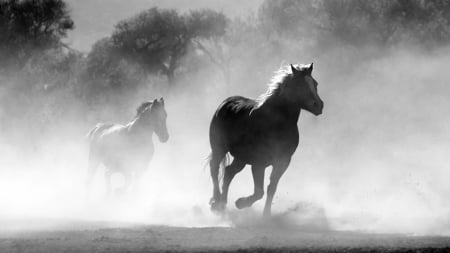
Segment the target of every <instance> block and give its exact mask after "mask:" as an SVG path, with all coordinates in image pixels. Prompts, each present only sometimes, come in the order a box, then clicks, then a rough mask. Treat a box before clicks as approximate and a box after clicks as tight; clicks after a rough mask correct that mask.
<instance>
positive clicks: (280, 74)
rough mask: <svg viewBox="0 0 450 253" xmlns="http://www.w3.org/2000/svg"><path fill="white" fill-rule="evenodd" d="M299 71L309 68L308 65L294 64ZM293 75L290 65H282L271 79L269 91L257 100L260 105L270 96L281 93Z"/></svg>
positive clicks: (268, 86)
mask: <svg viewBox="0 0 450 253" xmlns="http://www.w3.org/2000/svg"><path fill="white" fill-rule="evenodd" d="M292 65H293V66H294V67H295V68H296V69H298V70H299V71H301V70H304V69H305V68H308V67H309V66H308V65H299V64H292ZM291 76H292V70H291V66H290V65H284V66H281V67H280V69H278V70H277V71H275V73H274V75H273V76H272V78H271V79H270V82H269V84H267V91H266V92H265V93H263V94H261V95H260V96H259V97H258V98H257V99H256V101H257V102H258V107H259V106H261V105H263V104H264V102H266V101H267V100H268V99H269V98H270V97H272V96H277V95H279V94H280V93H281V92H282V90H283V86H285V85H286V84H287V82H288V80H289V77H291Z"/></svg>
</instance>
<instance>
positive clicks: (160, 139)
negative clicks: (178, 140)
mask: <svg viewBox="0 0 450 253" xmlns="http://www.w3.org/2000/svg"><path fill="white" fill-rule="evenodd" d="M158 138H159V141H160V142H162V143H165V142H167V141H168V140H169V135H168V134H167V135H163V136H159V135H158Z"/></svg>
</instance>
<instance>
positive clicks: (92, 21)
mask: <svg viewBox="0 0 450 253" xmlns="http://www.w3.org/2000/svg"><path fill="white" fill-rule="evenodd" d="M311 62H314V67H315V68H314V71H313V76H314V78H315V79H316V80H317V81H318V83H319V87H318V89H319V94H320V96H321V98H322V100H323V101H324V103H325V108H324V113H323V115H321V116H320V117H318V118H316V117H314V116H312V115H311V114H308V113H307V112H302V114H301V116H300V120H299V129H300V145H299V148H298V150H297V152H296V153H295V155H294V156H293V161H292V163H291V165H290V167H289V169H288V170H287V172H286V174H285V176H284V177H283V178H282V179H281V182H280V185H279V188H278V191H277V193H276V195H275V199H274V205H273V209H274V213H275V214H277V213H278V214H281V215H288V216H289V219H293V221H294V223H296V224H299V225H305V224H306V225H308V226H317V227H319V228H320V229H337V230H361V231H373V232H395V233H413V234H440V235H445V234H446V235H448V234H450V229H449V227H450V226H449V225H450V204H449V201H448V196H449V195H450V185H449V184H448V179H449V178H450V173H449V172H448V169H447V167H448V166H447V164H448V162H449V160H450V159H449V158H448V155H447V154H448V151H449V148H448V140H449V138H450V129H449V128H448V125H449V123H450V122H449V115H450V101H449V100H448V96H449V95H450V88H449V83H448V81H449V80H450V72H449V71H448V66H450V2H448V1H445V0H429V1H423V0H410V1H404V0H377V1H362V0H341V1H338V0H315V1H294V0H278V1H269V0H265V1H264V0H259V1H256V0H255V1H225V0H217V1H189V2H186V1H179V0H171V1H144V0H132V1H126V2H125V1H119V0H111V1H101V0H95V1H72V0H70V1H62V0H42V1H15V0H4V1H0V222H8V221H11V220H25V221H26V220H27V219H36V218H39V219H83V220H106V221H127V222H139V223H148V224H165V225H182V226H217V225H221V226H230V225H231V226H234V225H239V224H242V222H243V221H242V220H243V219H244V220H245V218H246V217H247V218H248V217H251V216H255V215H259V213H260V211H261V210H262V204H263V201H259V202H257V203H256V204H255V205H254V207H252V209H251V210H244V211H237V210H236V209H235V207H234V201H235V200H236V199H237V198H238V197H241V196H244V195H248V194H249V193H251V191H252V190H253V182H252V179H251V174H250V171H249V170H248V169H245V170H244V171H242V172H241V173H240V174H239V175H238V176H236V177H235V179H234V181H233V183H232V186H231V189H230V194H229V203H228V210H229V214H228V215H227V216H226V217H219V216H216V215H214V214H212V213H211V212H210V211H209V206H208V200H209V198H210V197H211V193H212V186H211V183H210V177H209V168H206V167H205V165H206V157H207V156H208V154H209V152H210V150H209V140H208V128H209V121H210V119H211V117H212V114H213V113H214V111H215V109H216V108H217V106H218V105H219V104H220V102H221V101H222V100H223V99H225V98H226V97H228V96H231V95H243V96H248V97H253V98H255V97H257V96H259V95H260V94H261V93H263V92H264V91H265V90H266V84H267V83H268V82H269V81H270V78H271V76H272V75H273V72H274V71H276V70H277V69H278V68H279V67H280V66H282V65H284V64H289V63H311ZM161 96H164V98H165V100H166V110H167V113H168V129H169V134H170V140H169V142H168V143H166V144H161V143H159V142H158V141H157V139H156V138H155V140H154V142H155V146H156V147H155V155H154V157H153V160H152V162H151V164H150V165H149V168H148V171H147V173H146V174H145V176H144V178H143V180H142V184H141V186H140V189H139V192H137V193H136V194H135V195H133V196H128V197H117V198H113V199H105V198H104V181H103V175H102V172H99V173H98V174H97V175H96V178H95V181H94V185H95V192H94V194H93V196H91V197H90V198H89V199H87V200H86V199H85V189H84V181H85V177H86V170H87V152H88V141H87V139H86V138H85V136H86V134H87V132H88V131H89V130H90V129H91V128H92V127H93V126H94V125H95V124H96V123H98V122H117V123H123V124H125V123H127V122H129V121H130V120H132V118H133V116H134V115H135V110H136V108H137V106H138V105H139V104H140V103H141V102H143V101H146V100H153V99H154V98H159V97H161ZM100 171H101V170H100ZM269 172H270V171H269V169H268V170H267V172H266V182H267V178H268V176H267V175H269V174H270V173H269ZM122 183H123V178H121V176H120V175H114V177H113V185H115V186H116V187H118V186H120V185H121V184H122ZM27 225H29V224H27ZM17 226H19V225H17Z"/></svg>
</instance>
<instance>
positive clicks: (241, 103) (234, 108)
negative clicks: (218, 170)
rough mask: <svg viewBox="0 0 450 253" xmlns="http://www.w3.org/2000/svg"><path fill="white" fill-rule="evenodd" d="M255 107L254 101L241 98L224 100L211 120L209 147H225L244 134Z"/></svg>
mask: <svg viewBox="0 0 450 253" xmlns="http://www.w3.org/2000/svg"><path fill="white" fill-rule="evenodd" d="M256 105H257V102H256V101H255V100H254V99H250V98H246V97H242V96H233V97H229V98H227V99H225V100H224V101H223V102H222V103H221V104H220V105H219V107H218V108H217V110H216V112H215V114H214V116H213V118H212V120H211V125H210V129H209V135H210V142H211V147H212V148H214V146H215V145H227V144H229V143H231V142H233V140H234V139H239V138H240V137H241V135H243V134H245V131H246V126H247V124H248V119H249V116H250V113H251V111H252V110H253V109H254V108H255V107H256Z"/></svg>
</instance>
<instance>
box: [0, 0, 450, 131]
mask: <svg viewBox="0 0 450 253" xmlns="http://www.w3.org/2000/svg"><path fill="white" fill-rule="evenodd" d="M73 29H76V24H74V21H73V20H72V18H71V17H70V12H69V8H68V6H67V4H66V3H65V2H64V1H63V0H1V1H0V91H1V92H0V100H1V102H0V104H1V108H2V110H0V117H1V120H2V122H12V123H11V124H14V121H15V120H5V119H6V118H8V117H9V118H11V115H17V114H19V113H20V114H26V115H28V116H29V118H31V119H33V120H34V121H33V122H42V125H45V124H47V123H49V122H54V121H56V120H58V119H65V120H67V117H68V116H67V115H71V114H70V113H68V112H73V114H77V113H78V114H80V111H81V112H83V113H81V114H82V115H84V116H86V115H87V114H86V113H85V112H86V111H89V112H90V111H96V110H100V109H99V108H102V107H104V106H105V105H108V106H115V107H117V108H122V107H128V106H129V104H128V103H125V102H124V101H128V100H127V99H125V98H128V97H129V96H132V94H134V93H136V92H138V91H141V90H142V89H146V90H147V91H149V90H150V91H154V92H155V93H165V94H167V93H177V94H181V95H182V94H184V92H187V90H196V91H197V92H201V91H205V92H206V91H207V90H208V89H209V87H215V88H217V89H220V88H223V90H222V91H223V92H227V90H228V89H230V87H237V84H239V83H241V82H242V80H243V78H244V76H246V75H247V74H248V73H249V72H253V73H255V75H254V76H255V78H260V79H261V80H259V81H264V80H265V78H266V77H267V76H266V75H264V74H263V75H256V73H267V72H268V71H272V70H273V66H274V65H279V63H280V62H282V61H283V60H302V59H305V58H308V59H309V58H319V57H321V56H323V55H325V54H328V53H329V52H331V51H333V50H336V49H339V50H341V51H342V50H344V51H345V50H347V49H350V50H348V52H354V51H355V48H364V47H376V48H377V50H379V51H383V50H388V49H392V48H396V47H402V46H404V45H410V46H414V47H418V48H422V49H423V50H433V49H435V48H439V47H442V46H446V45H448V44H449V42H450V1H447V0H374V1H367V0H276V1H274V0H265V1H264V2H263V3H262V4H261V6H260V7H259V9H258V10H257V12H256V13H251V14H249V15H248V16H247V17H241V18H235V19H230V18H229V17H227V16H225V15H224V14H223V13H221V12H217V11H214V10H210V9H200V10H192V11H189V12H187V13H180V12H177V11H175V10H170V9H160V8H157V7H154V8H150V9H148V10H143V11H142V12H141V13H137V14H136V15H135V16H132V17H130V18H128V19H126V20H122V21H120V22H119V23H118V24H117V25H116V26H115V27H114V30H113V32H112V34H111V35H110V36H108V37H106V38H102V39H100V40H99V41H97V42H96V43H95V44H94V45H93V47H92V49H91V51H90V52H89V53H88V54H83V53H81V52H78V51H77V50H74V49H72V48H71V47H70V45H66V44H65V43H64V38H65V37H66V36H67V33H68V32H70V31H71V30H73ZM294 55H295V57H293V56H294ZM349 55H350V53H349ZM269 74H270V73H269ZM211 77H213V78H211ZM187 87H189V89H186V88H187ZM247 88H248V87H244V86H242V87H241V88H240V89H244V90H245V89H247ZM155 96H156V95H155ZM7 108H8V109H7ZM74 108H78V110H75V109H74ZM80 108H81V109H80ZM86 117H87V116H86ZM16 120H17V119H16ZM3 125H4V127H7V126H5V124H3ZM6 125H8V124H6Z"/></svg>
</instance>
